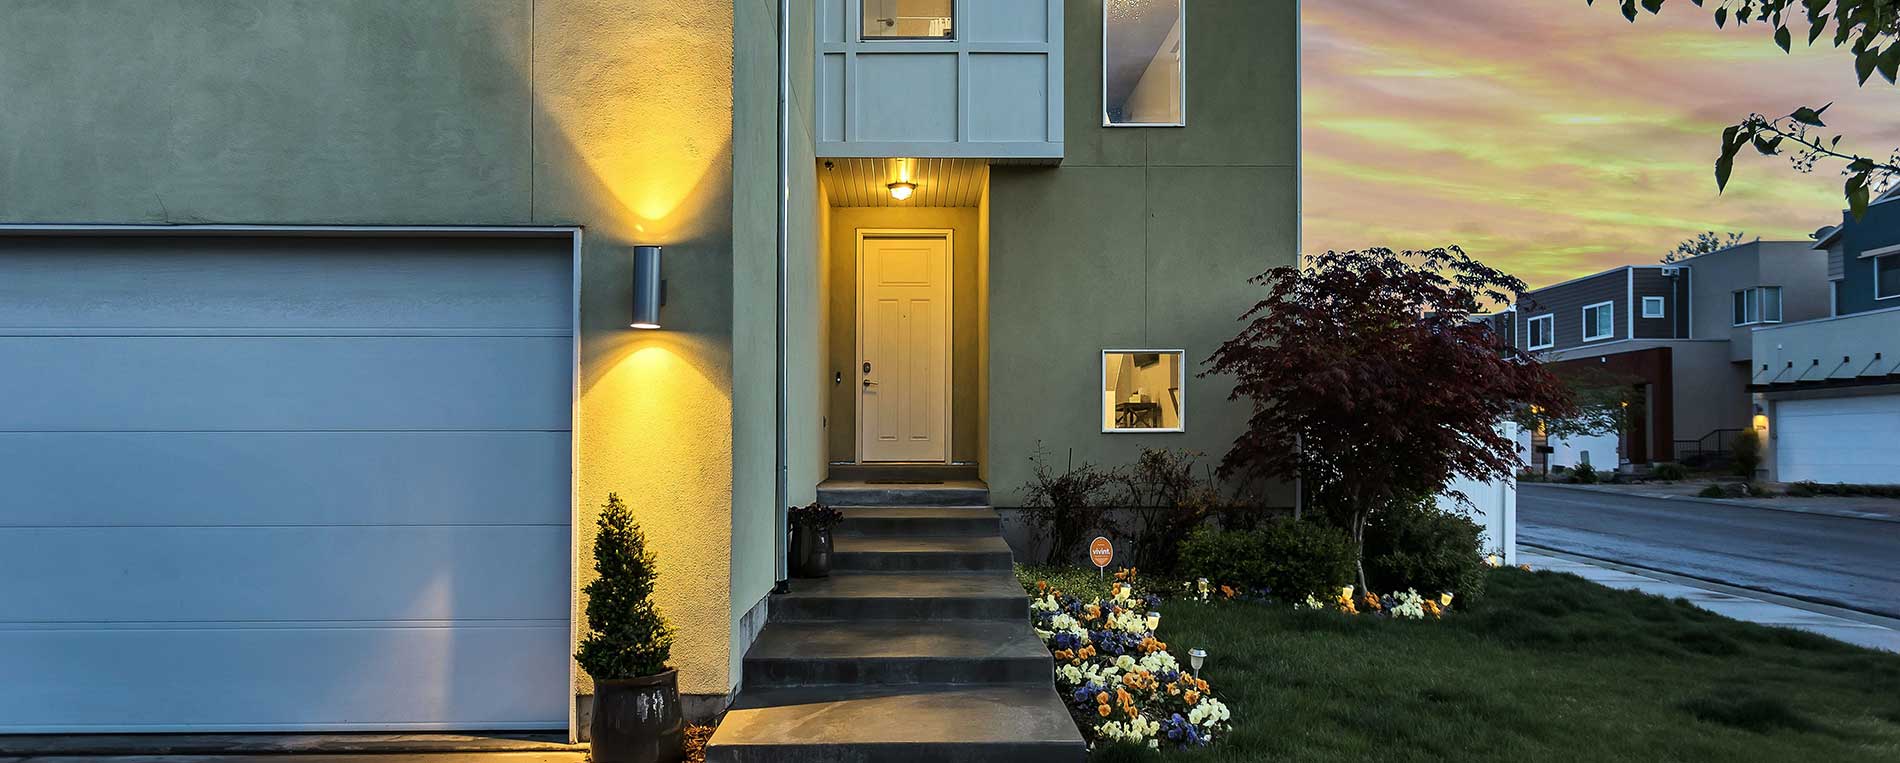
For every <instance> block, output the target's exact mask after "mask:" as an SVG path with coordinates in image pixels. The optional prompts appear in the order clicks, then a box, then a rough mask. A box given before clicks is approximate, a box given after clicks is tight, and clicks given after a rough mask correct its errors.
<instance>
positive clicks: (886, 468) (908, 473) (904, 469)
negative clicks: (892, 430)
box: [826, 464, 977, 482]
mask: <svg viewBox="0 0 1900 763" xmlns="http://www.w3.org/2000/svg"><path fill="white" fill-rule="evenodd" d="M826 471H827V473H828V476H829V477H830V478H831V479H834V480H852V481H869V480H876V481H879V482H890V481H906V482H947V481H951V480H975V479H977V473H976V464H832V465H831V466H830V468H829V469H827V470H826Z"/></svg>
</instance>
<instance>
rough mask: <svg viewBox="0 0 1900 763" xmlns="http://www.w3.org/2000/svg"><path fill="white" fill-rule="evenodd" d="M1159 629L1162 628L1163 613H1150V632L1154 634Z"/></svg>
mask: <svg viewBox="0 0 1900 763" xmlns="http://www.w3.org/2000/svg"><path fill="white" fill-rule="evenodd" d="M1159 627H1161V613H1160V612H1149V613H1148V632H1150V633H1153V632H1154V630H1155V629H1156V628H1159Z"/></svg>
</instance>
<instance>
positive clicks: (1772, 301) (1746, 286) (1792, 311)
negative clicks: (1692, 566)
mask: <svg viewBox="0 0 1900 763" xmlns="http://www.w3.org/2000/svg"><path fill="white" fill-rule="evenodd" d="M1826 265H1827V263H1826V260H1825V258H1824V257H1821V256H1820V255H1819V253H1818V252H1814V251H1812V250H1811V249H1810V248H1809V245H1808V244H1807V243H1805V242H1784V241H1753V242H1749V243H1745V244H1737V245H1735V246H1731V247H1728V248H1726V249H1722V250H1720V251H1716V252H1711V253H1708V254H1703V255H1699V256H1696V257H1691V258H1688V259H1685V260H1681V261H1679V262H1675V263H1671V264H1667V265H1630V266H1625V267H1620V268H1615V269H1612V270H1607V271H1604V272H1602V273H1597V274H1594V275H1589V276H1584V277H1582V278H1576V279H1572V280H1569V281H1565V282H1563V283H1559V284H1554V285H1551V286H1545V287H1543V288H1539V289H1533V290H1531V291H1529V292H1526V293H1525V295H1524V296H1523V298H1522V299H1520V300H1519V302H1518V304H1516V305H1513V306H1512V307H1511V308H1510V309H1509V310H1507V311H1505V312H1503V313H1500V314H1499V315H1500V316H1503V315H1508V316H1510V317H1509V322H1510V328H1509V329H1508V330H1507V331H1508V332H1509V334H1510V336H1511V337H1512V339H1513V341H1514V342H1515V344H1516V346H1517V347H1519V348H1521V349H1524V350H1527V351H1530V352H1532V353H1534V354H1536V355H1538V356H1539V357H1540V359H1542V360H1543V361H1544V362H1546V363H1549V364H1550V365H1551V367H1552V369H1553V370H1555V371H1557V372H1558V373H1559V374H1562V375H1564V376H1565V377H1566V378H1569V379H1575V380H1579V381H1580V382H1581V383H1584V384H1591V385H1624V384H1627V385H1630V386H1631V387H1633V388H1634V389H1633V394H1632V395H1631V397H1632V399H1633V401H1634V404H1633V405H1632V406H1631V414H1630V416H1629V422H1628V425H1627V426H1626V427H1625V428H1624V430H1623V431H1621V432H1615V433H1610V434H1609V435H1606V436H1599V437H1584V438H1574V439H1573V440H1570V441H1561V442H1548V441H1546V440H1545V438H1544V436H1543V434H1542V433H1537V432H1533V433H1529V434H1527V435H1526V436H1525V438H1524V439H1523V441H1522V442H1521V443H1520V444H1521V445H1522V446H1523V455H1524V456H1525V458H1526V460H1527V461H1528V462H1530V463H1531V464H1532V465H1533V466H1534V467H1543V466H1546V465H1561V466H1575V465H1577V464H1579V463H1581V462H1583V461H1584V460H1586V459H1587V460H1588V462H1589V463H1590V465H1591V466H1593V467H1595V468H1597V469H1612V468H1616V467H1618V466H1619V465H1621V464H1650V463H1656V462H1662V461H1674V460H1679V459H1695V458H1698V457H1705V456H1709V455H1714V454H1718V453H1723V452H1726V451H1727V449H1728V448H1729V446H1730V445H1732V443H1733V439H1734V436H1735V434H1736V433H1738V432H1740V431H1741V429H1742V428H1743V427H1745V426H1747V425H1748V422H1749V398H1748V392H1747V384H1748V364H1749V358H1750V350H1751V344H1750V340H1749V332H1750V330H1751V329H1752V328H1753V327H1755V326H1756V325H1759V324H1763V323H1779V322H1782V321H1787V320H1804V319H1806V318H1811V317H1816V316H1820V315H1825V314H1826V311H1827V287H1826V286H1825V268H1826ZM1494 320H1496V321H1499V322H1502V321H1503V319H1502V318H1495V319H1494ZM1545 448H1549V452H1548V453H1547V452H1546V451H1545ZM1547 456H1548V460H1546V457H1547Z"/></svg>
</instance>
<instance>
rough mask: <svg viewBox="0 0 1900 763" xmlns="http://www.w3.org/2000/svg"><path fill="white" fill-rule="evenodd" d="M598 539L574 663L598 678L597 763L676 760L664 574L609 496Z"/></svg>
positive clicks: (679, 746)
mask: <svg viewBox="0 0 1900 763" xmlns="http://www.w3.org/2000/svg"><path fill="white" fill-rule="evenodd" d="M598 524H599V528H600V531H599V534H597V535H596V536H595V537H594V571H595V572H598V573H599V577H597V578H596V579H595V580H594V582H592V583H588V584H587V587H586V589H584V590H585V591H586V593H587V631H588V632H587V637H586V638H583V639H581V646H580V649H579V650H577V651H576V652H575V653H574V659H575V661H576V662H578V663H580V666H581V669H582V670H585V671H587V674H588V675H590V676H593V678H594V718H593V723H592V724H590V725H589V727H588V730H589V734H590V736H591V741H592V744H593V755H592V758H593V762H594V763H673V762H674V761H679V760H683V759H684V758H685V757H686V749H685V746H684V744H683V738H684V734H685V726H686V724H685V720H684V719H683V717H682V715H681V713H680V692H679V673H678V672H676V671H674V670H672V669H671V668H668V667H667V666H666V661H667V658H668V657H669V656H670V655H671V653H672V649H673V628H672V627H671V626H669V625H667V624H666V619H665V618H664V617H661V616H660V611H659V609H658V608H656V607H655V606H654V605H653V583H654V581H655V580H656V579H657V578H658V577H659V572H658V571H657V570H655V569H654V555H653V552H651V551H648V550H647V547H646V545H647V540H646V534H645V533H642V532H641V531H640V525H639V524H638V523H636V522H634V521H633V513H632V512H630V511H628V510H627V505H626V504H624V503H621V501H620V496H618V495H614V494H612V493H609V494H608V495H607V503H606V505H604V506H602V507H601V511H600V520H599V523H598Z"/></svg>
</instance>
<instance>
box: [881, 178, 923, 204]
mask: <svg viewBox="0 0 1900 763" xmlns="http://www.w3.org/2000/svg"><path fill="white" fill-rule="evenodd" d="M884 187H885V188H889V189H891V198H893V199H896V200H898V201H903V200H905V199H908V198H910V195H911V193H913V192H915V191H916V190H917V184H916V183H912V182H910V181H908V180H899V181H897V182H895V183H886V184H884Z"/></svg>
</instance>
